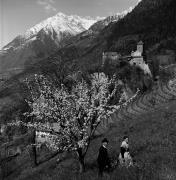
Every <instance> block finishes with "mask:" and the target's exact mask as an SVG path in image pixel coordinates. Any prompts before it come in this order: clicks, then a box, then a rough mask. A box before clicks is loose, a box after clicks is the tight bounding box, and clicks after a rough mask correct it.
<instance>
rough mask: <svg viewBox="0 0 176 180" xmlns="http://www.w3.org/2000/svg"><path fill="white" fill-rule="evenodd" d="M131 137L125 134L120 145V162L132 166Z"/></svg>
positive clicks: (122, 164)
mask: <svg viewBox="0 0 176 180" xmlns="http://www.w3.org/2000/svg"><path fill="white" fill-rule="evenodd" d="M128 142H129V138H128V136H124V138H123V141H122V144H121V146H120V154H119V162H120V165H121V166H126V167H129V166H132V165H133V160H132V158H131V155H130V153H129V144H128Z"/></svg>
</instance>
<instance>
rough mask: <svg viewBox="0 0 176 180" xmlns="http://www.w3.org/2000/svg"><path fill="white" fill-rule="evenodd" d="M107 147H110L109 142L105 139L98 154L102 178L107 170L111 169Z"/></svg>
mask: <svg viewBox="0 0 176 180" xmlns="http://www.w3.org/2000/svg"><path fill="white" fill-rule="evenodd" d="M107 146H108V140H107V139H106V138H104V139H103V140H102V145H101V147H100V149H99V154H98V159H97V162H98V167H99V176H100V177H102V176H103V171H104V170H105V169H108V168H110V159H109V156H108V150H107Z"/></svg>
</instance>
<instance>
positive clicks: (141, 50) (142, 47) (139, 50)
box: [137, 41, 144, 55]
mask: <svg viewBox="0 0 176 180" xmlns="http://www.w3.org/2000/svg"><path fill="white" fill-rule="evenodd" d="M137 51H138V52H140V53H141V55H142V54H143V51H144V43H143V42H142V41H139V42H138V44H137Z"/></svg>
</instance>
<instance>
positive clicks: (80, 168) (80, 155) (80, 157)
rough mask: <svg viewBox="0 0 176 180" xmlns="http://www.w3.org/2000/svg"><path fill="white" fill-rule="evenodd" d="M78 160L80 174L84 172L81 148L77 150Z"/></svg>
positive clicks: (83, 157)
mask: <svg viewBox="0 0 176 180" xmlns="http://www.w3.org/2000/svg"><path fill="white" fill-rule="evenodd" d="M77 153H78V158H79V172H80V173H82V172H84V171H85V162H84V159H85V156H84V155H83V152H82V148H79V149H78V150H77Z"/></svg>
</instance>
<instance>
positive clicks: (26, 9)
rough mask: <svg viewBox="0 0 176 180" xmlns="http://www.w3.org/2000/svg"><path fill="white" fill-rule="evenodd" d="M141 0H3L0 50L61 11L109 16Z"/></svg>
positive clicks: (73, 13)
mask: <svg viewBox="0 0 176 180" xmlns="http://www.w3.org/2000/svg"><path fill="white" fill-rule="evenodd" d="M137 2H138V0H0V49H1V48H2V47H3V46H5V45H6V44H7V43H9V42H10V41H12V40H13V39H14V38H15V37H16V36H17V35H20V34H23V33H24V32H25V31H26V30H27V29H29V28H31V27H33V26H34V25H36V24H37V23H39V22H40V21H42V20H45V19H46V18H48V17H51V16H54V15H55V14H57V13H58V12H62V13H64V14H66V15H79V16H91V17H97V16H100V17H106V16H109V15H112V14H115V13H119V12H122V11H124V10H127V9H129V8H130V7H133V6H134V5H136V4H137Z"/></svg>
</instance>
